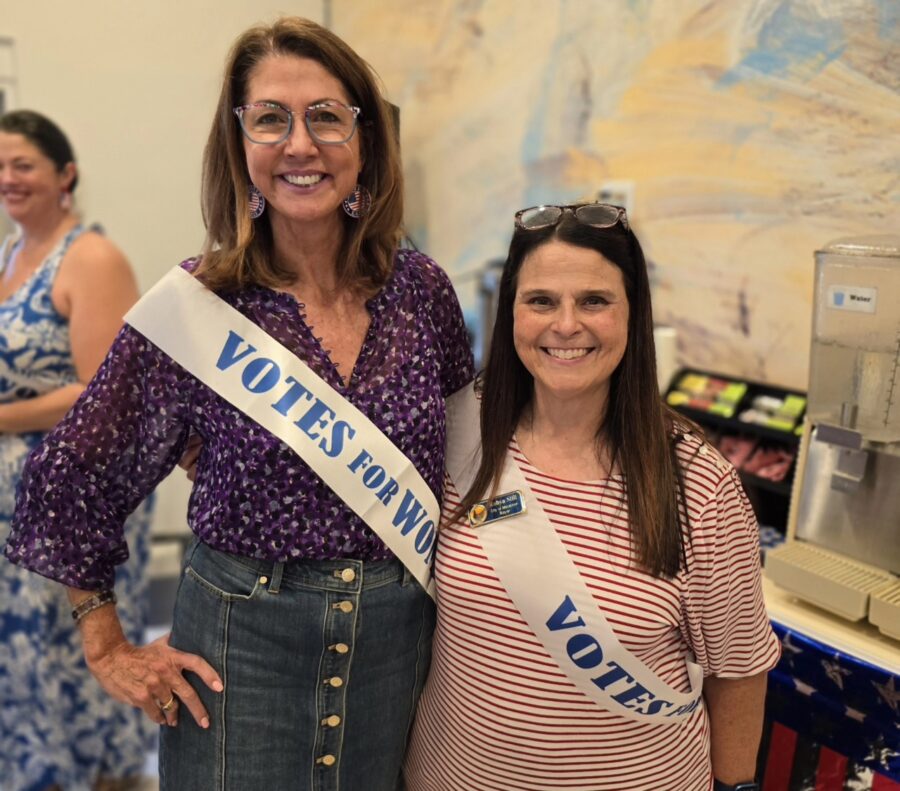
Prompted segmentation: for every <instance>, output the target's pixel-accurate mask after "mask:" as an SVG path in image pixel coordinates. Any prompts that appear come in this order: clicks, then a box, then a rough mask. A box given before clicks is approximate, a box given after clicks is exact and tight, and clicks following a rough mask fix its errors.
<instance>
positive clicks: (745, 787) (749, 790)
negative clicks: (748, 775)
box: [713, 779, 759, 791]
mask: <svg viewBox="0 0 900 791" xmlns="http://www.w3.org/2000/svg"><path fill="white" fill-rule="evenodd" d="M713 791H759V784H758V783H756V782H755V781H753V780H744V781H743V782H741V783H735V784H734V785H729V784H728V783H723V782H722V781H721V780H715V779H714V780H713Z"/></svg>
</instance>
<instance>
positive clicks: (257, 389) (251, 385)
mask: <svg viewBox="0 0 900 791" xmlns="http://www.w3.org/2000/svg"><path fill="white" fill-rule="evenodd" d="M280 380H281V369H280V368H279V367H278V365H277V363H276V362H275V361H274V360H269V359H267V358H265V357H258V358H257V359H255V360H253V361H252V362H249V363H247V367H246V368H244V372H243V373H242V374H241V382H242V383H243V385H244V387H246V388H247V389H248V390H249V391H250V392H251V393H267V392H268V391H269V390H271V389H272V388H273V387H275V385H277V384H278V382H279V381H280Z"/></svg>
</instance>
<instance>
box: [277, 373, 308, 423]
mask: <svg viewBox="0 0 900 791" xmlns="http://www.w3.org/2000/svg"><path fill="white" fill-rule="evenodd" d="M284 381H285V382H287V383H288V384H289V385H290V387H289V388H288V391H287V392H286V393H285V394H284V395H283V396H281V398H279V399H278V400H277V401H276V402H275V403H274V404H272V408H273V409H274V410H275V411H276V412H278V413H279V414H280V415H284V416H285V417H287V413H288V412H289V411H290V409H291V408H292V407H293V406H294V404H296V403H297V402H298V401H299V400H300V399H301V398H305V399H306V400H307V401H312V400H313V398H314V397H315V396H313V394H312V393H310V392H309V390H307V389H306V388H305V387H304V386H303V385H302V384H300V382H298V381H297V380H296V379H294V377H293V376H289V377H288V378H287V379H285V380H284Z"/></svg>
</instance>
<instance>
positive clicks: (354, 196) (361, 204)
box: [341, 184, 372, 220]
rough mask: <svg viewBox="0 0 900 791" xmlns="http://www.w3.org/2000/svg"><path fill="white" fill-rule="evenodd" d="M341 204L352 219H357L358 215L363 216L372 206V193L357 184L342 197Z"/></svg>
mask: <svg viewBox="0 0 900 791" xmlns="http://www.w3.org/2000/svg"><path fill="white" fill-rule="evenodd" d="M341 206H343V207H344V211H345V212H347V214H349V215H350V216H351V217H353V219H355V220H358V219H359V218H360V217H365V216H366V215H367V214H368V213H369V209H371V208H372V193H371V192H369V190H367V189H366V188H365V187H364V186H363V185H362V184H357V185H356V189H354V190H353V192H351V193H350V194H349V195H348V196H347V197H346V198H344V201H343V203H341Z"/></svg>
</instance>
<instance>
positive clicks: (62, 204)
mask: <svg viewBox="0 0 900 791" xmlns="http://www.w3.org/2000/svg"><path fill="white" fill-rule="evenodd" d="M59 208H60V209H62V210H63V211H71V210H72V193H71V192H69V190H63V191H62V192H60V193H59Z"/></svg>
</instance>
